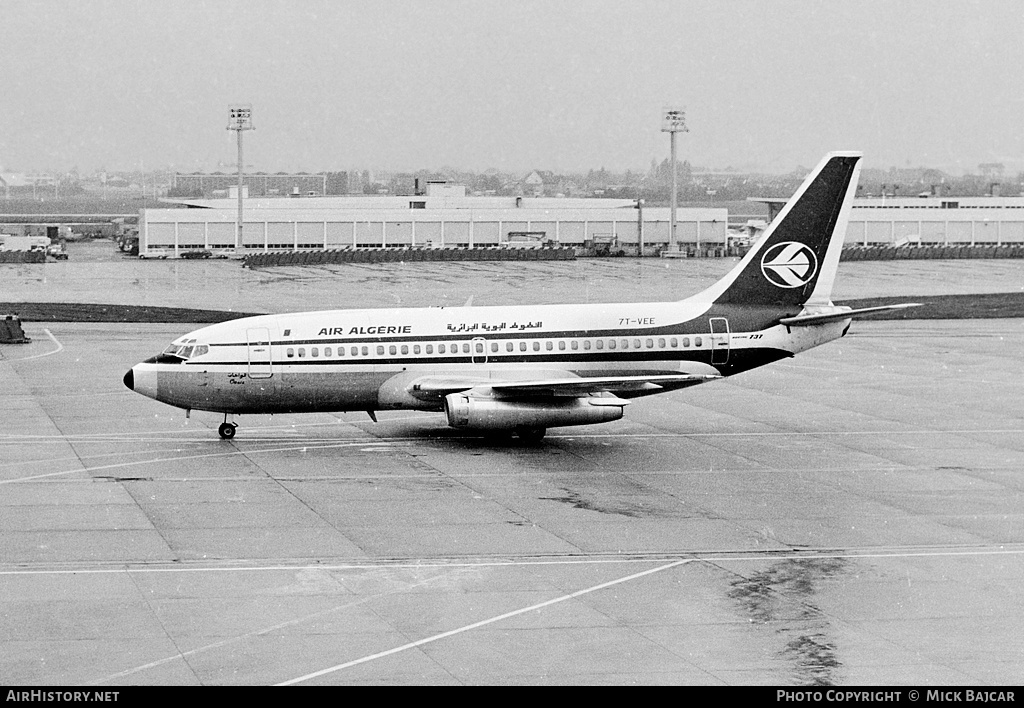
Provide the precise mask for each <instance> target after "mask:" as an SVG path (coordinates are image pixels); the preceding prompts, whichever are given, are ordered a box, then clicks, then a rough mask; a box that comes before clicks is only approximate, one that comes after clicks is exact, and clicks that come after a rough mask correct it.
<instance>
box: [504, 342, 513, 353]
mask: <svg viewBox="0 0 1024 708" xmlns="http://www.w3.org/2000/svg"><path fill="white" fill-rule="evenodd" d="M515 348H516V345H515V344H513V343H512V342H505V351H507V352H510V351H512V350H513V349H515Z"/></svg>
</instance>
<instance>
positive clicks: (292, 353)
mask: <svg viewBox="0 0 1024 708" xmlns="http://www.w3.org/2000/svg"><path fill="white" fill-rule="evenodd" d="M284 355H285V356H286V357H288V358H289V359H291V358H292V357H294V356H295V350H294V349H292V348H291V347H288V348H287V349H285V350H284Z"/></svg>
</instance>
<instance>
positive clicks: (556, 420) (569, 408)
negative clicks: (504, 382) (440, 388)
mask: <svg viewBox="0 0 1024 708" xmlns="http://www.w3.org/2000/svg"><path fill="white" fill-rule="evenodd" d="M626 404H627V401H624V400H622V399H620V398H601V397H597V396H591V397H583V398H566V399H565V401H564V402H561V401H556V402H552V401H551V400H547V401H544V402H536V403H535V402H533V401H507V400H501V399H495V398H474V397H472V396H467V395H465V394H462V393H452V394H449V395H447V396H445V399H444V412H445V414H446V415H447V416H448V425H450V426H451V427H453V428H476V429H480V430H512V429H515V428H558V427H561V426H565V425H590V424H591V423H607V422H609V421H613V420H618V419H619V418H621V417H622V407H623V406H625V405H626Z"/></svg>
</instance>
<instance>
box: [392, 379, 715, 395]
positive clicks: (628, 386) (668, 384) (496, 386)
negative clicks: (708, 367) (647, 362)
mask: <svg viewBox="0 0 1024 708" xmlns="http://www.w3.org/2000/svg"><path fill="white" fill-rule="evenodd" d="M718 378H721V376H716V375H711V374H660V375H650V376H592V377H566V378H556V379H538V380H533V381H529V380H527V381H511V380H501V379H478V378H470V377H467V378H463V379H459V378H453V377H452V378H450V377H424V378H422V379H417V380H416V381H413V382H412V384H411V385H410V387H409V393H411V394H412V395H413V396H416V397H417V398H422V399H424V400H428V399H438V398H443V397H444V396H447V395H448V394H450V393H458V392H460V391H468V390H471V389H489V390H490V391H491V393H492V394H493V395H495V396H497V397H500V398H518V397H533V396H555V397H563V396H565V397H579V396H586V395H590V394H592V393H603V392H609V393H618V392H623V393H625V392H630V391H654V390H658V389H662V388H684V387H686V386H694V385H696V384H700V383H704V382H705V381H711V380H713V379H718Z"/></svg>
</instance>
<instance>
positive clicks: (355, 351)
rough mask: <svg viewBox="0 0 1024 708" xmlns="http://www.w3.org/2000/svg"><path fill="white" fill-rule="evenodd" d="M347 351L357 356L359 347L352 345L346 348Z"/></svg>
mask: <svg viewBox="0 0 1024 708" xmlns="http://www.w3.org/2000/svg"><path fill="white" fill-rule="evenodd" d="M348 353H349V354H351V355H352V356H359V347H352V348H351V349H349V350H348Z"/></svg>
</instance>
